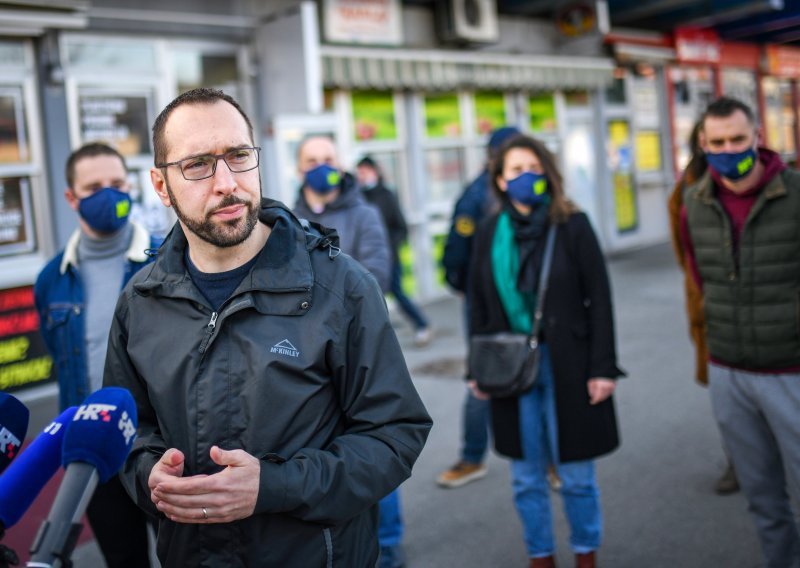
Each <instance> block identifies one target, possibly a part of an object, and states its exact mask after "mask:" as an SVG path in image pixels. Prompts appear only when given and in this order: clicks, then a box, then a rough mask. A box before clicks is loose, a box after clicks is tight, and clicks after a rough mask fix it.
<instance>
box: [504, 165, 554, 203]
mask: <svg viewBox="0 0 800 568" xmlns="http://www.w3.org/2000/svg"><path fill="white" fill-rule="evenodd" d="M506 193H507V194H508V197H510V198H511V199H513V200H514V201H516V202H517V203H522V204H523V205H531V206H533V205H539V204H540V203H544V202H545V201H547V177H546V176H545V175H544V174H537V173H534V172H525V173H524V174H521V175H520V176H519V177H515V178H514V179H511V180H506Z"/></svg>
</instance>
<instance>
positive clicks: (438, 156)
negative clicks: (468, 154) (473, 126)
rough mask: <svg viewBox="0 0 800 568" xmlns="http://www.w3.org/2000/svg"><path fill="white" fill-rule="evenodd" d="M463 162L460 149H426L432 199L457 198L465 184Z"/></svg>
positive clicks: (428, 193)
mask: <svg viewBox="0 0 800 568" xmlns="http://www.w3.org/2000/svg"><path fill="white" fill-rule="evenodd" d="M462 163H463V159H462V150H460V149H457V148H445V149H428V150H425V171H426V173H427V178H426V179H427V182H428V186H427V196H428V198H429V199H430V200H431V201H434V202H435V201H448V200H455V199H456V198H457V197H458V195H459V193H461V190H462V188H463V185H464V179H463V177H462V174H461V172H462V171H463V168H462Z"/></svg>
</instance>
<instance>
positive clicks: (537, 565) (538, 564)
mask: <svg viewBox="0 0 800 568" xmlns="http://www.w3.org/2000/svg"><path fill="white" fill-rule="evenodd" d="M530 568H556V559H555V558H553V557H552V556H542V557H541V558H531V563H530Z"/></svg>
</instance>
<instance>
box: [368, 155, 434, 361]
mask: <svg viewBox="0 0 800 568" xmlns="http://www.w3.org/2000/svg"><path fill="white" fill-rule="evenodd" d="M356 177H357V178H358V184H359V186H360V187H361V192H362V194H363V195H364V198H365V199H366V200H367V202H368V203H369V204H371V205H374V206H375V207H377V208H378V211H380V213H381V217H382V218H383V224H384V225H385V226H386V233H387V234H388V236H389V246H390V248H391V254H392V270H391V280H390V286H389V291H390V292H391V293H392V295H393V296H394V298H395V300H397V305H398V306H399V307H400V309H401V310H402V311H403V313H404V314H405V315H406V316H407V317H408V319H409V320H411V323H412V324H413V325H414V344H415V345H417V347H424V346H425V345H427V344H428V343H430V340H431V328H430V326H429V325H428V320H427V318H426V317H425V314H423V313H422V310H420V309H419V307H417V306H416V305H415V304H414V302H412V301H411V299H410V298H409V297H408V296H406V294H405V292H403V286H402V280H401V277H402V267H401V266H400V257H399V250H400V246H401V245H402V244H403V241H405V240H406V239H407V238H408V227H407V225H406V220H405V217H403V211H402V210H401V209H400V203H399V201H398V200H397V195H396V194H395V193H394V192H393V191H391V190H390V189H388V188H387V187H386V185H385V184H384V182H383V175H382V174H381V170H380V167H379V166H378V164H377V163H376V162H375V160H373V159H372V158H371V157H370V156H365V157H364V158H362V159H361V160H360V161H359V162H358V164H357V165H356Z"/></svg>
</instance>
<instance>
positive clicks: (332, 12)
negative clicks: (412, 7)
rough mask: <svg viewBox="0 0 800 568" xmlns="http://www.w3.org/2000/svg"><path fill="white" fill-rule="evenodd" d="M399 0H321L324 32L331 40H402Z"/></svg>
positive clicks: (378, 42)
mask: <svg viewBox="0 0 800 568" xmlns="http://www.w3.org/2000/svg"><path fill="white" fill-rule="evenodd" d="M400 4H401V3H400V0H324V1H323V3H322V8H323V12H322V13H323V22H324V25H323V32H324V34H325V39H326V40H327V41H330V42H341V43H361V44H375V45H400V44H401V43H403V22H402V19H403V14H402V9H401V5H400Z"/></svg>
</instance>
